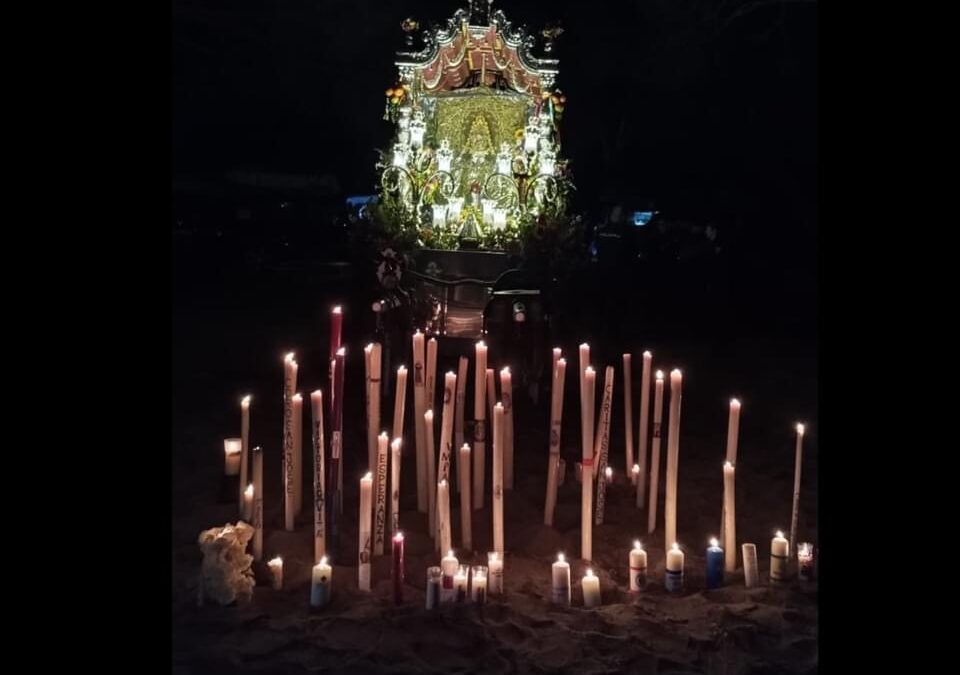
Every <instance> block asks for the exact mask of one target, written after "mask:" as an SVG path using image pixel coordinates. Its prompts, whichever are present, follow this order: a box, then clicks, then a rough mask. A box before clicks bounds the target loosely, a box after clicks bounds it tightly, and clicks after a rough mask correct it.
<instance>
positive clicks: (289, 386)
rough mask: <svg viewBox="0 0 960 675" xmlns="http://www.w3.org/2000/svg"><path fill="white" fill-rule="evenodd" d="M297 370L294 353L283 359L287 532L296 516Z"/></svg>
mask: <svg viewBox="0 0 960 675" xmlns="http://www.w3.org/2000/svg"><path fill="white" fill-rule="evenodd" d="M297 368H298V366H297V361H296V359H295V358H294V355H293V352H291V353H289V354H287V355H286V356H285V357H284V359H283V374H284V379H283V525H284V529H286V530H287V532H293V530H294V518H295V516H296V505H295V503H294V468H293V466H294V460H293V444H294V431H293V428H294V424H293V395H294V394H295V393H296V389H297Z"/></svg>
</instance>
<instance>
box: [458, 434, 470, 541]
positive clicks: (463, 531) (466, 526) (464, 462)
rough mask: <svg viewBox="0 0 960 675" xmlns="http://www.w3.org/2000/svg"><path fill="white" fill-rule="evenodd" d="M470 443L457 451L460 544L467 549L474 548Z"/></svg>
mask: <svg viewBox="0 0 960 675" xmlns="http://www.w3.org/2000/svg"><path fill="white" fill-rule="evenodd" d="M470 452H471V450H470V445H469V443H464V444H463V445H462V446H460V452H458V453H457V455H458V457H459V458H460V460H459V461H460V545H461V546H462V547H463V550H465V551H472V550H473V534H472V527H473V521H472V517H473V514H472V513H471V511H472V510H473V507H472V505H471V503H470Z"/></svg>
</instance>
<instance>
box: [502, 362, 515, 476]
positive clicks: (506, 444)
mask: <svg viewBox="0 0 960 675" xmlns="http://www.w3.org/2000/svg"><path fill="white" fill-rule="evenodd" d="M500 395H501V396H502V397H503V489H504V490H512V489H513V378H512V376H511V374H510V367H509V366H507V367H506V368H503V369H502V370H501V371H500Z"/></svg>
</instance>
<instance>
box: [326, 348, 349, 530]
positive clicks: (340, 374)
mask: <svg viewBox="0 0 960 675" xmlns="http://www.w3.org/2000/svg"><path fill="white" fill-rule="evenodd" d="M346 365H347V348H346V347H340V348H339V349H337V354H336V358H335V359H334V366H333V369H332V370H333V373H334V378H333V420H332V421H331V423H330V431H331V434H330V435H331V441H330V482H329V483H328V489H327V493H328V494H329V495H330V496H329V497H328V499H329V501H330V506H331V508H330V509H329V511H328V515H329V522H330V535H331V536H332V537H333V539H334V543H335V544H336V543H337V542H338V541H339V522H340V516H341V515H342V514H343V462H342V461H341V452H342V450H343V402H344V401H343V387H344V380H345V376H346ZM331 486H332V487H331Z"/></svg>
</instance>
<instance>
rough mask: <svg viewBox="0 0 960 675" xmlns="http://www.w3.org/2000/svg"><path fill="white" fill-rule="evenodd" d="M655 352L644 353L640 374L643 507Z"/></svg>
mask: <svg viewBox="0 0 960 675" xmlns="http://www.w3.org/2000/svg"><path fill="white" fill-rule="evenodd" d="M652 360H653V354H651V353H650V352H649V351H645V352H644V353H643V369H642V371H641V374H640V427H639V428H638V429H637V436H638V439H637V460H638V462H637V463H638V464H639V465H640V474H639V475H638V476H637V508H638V509H642V508H643V505H644V502H645V501H646V498H647V447H648V446H647V440H648V438H649V436H648V433H647V431H648V426H649V421H650V363H651V361H652Z"/></svg>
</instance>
